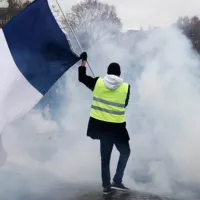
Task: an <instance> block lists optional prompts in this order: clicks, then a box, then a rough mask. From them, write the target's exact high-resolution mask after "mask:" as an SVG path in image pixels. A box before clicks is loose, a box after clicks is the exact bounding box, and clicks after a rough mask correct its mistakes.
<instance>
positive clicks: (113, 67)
mask: <svg viewBox="0 0 200 200" xmlns="http://www.w3.org/2000/svg"><path fill="white" fill-rule="evenodd" d="M107 74H110V75H116V76H120V75H121V69H120V65H119V64H118V63H111V64H110V65H109V66H108V71H107Z"/></svg>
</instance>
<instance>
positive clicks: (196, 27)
mask: <svg viewBox="0 0 200 200" xmlns="http://www.w3.org/2000/svg"><path fill="white" fill-rule="evenodd" d="M177 25H178V27H179V28H180V29H181V30H183V33H184V34H185V35H186V36H187V37H188V38H189V39H190V40H191V42H192V44H193V46H194V48H195V49H196V50H197V51H198V52H200V19H199V18H198V17H197V16H194V17H192V18H189V17H187V16H186V17H180V18H179V19H178V21H177Z"/></svg>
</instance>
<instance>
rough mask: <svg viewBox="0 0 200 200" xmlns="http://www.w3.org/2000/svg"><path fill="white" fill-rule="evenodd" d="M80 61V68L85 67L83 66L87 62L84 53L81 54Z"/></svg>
mask: <svg viewBox="0 0 200 200" xmlns="http://www.w3.org/2000/svg"><path fill="white" fill-rule="evenodd" d="M80 59H82V63H81V66H82V67H85V66H86V62H87V53H86V52H83V53H82V54H81V55H80Z"/></svg>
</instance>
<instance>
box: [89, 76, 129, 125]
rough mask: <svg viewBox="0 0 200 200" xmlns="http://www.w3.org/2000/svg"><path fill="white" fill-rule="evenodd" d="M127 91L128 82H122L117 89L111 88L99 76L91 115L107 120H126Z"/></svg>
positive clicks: (117, 121) (115, 121)
mask: <svg viewBox="0 0 200 200" xmlns="http://www.w3.org/2000/svg"><path fill="white" fill-rule="evenodd" d="M127 93H128V84H127V83H122V84H121V85H120V86H119V87H118V88H117V89H115V90H110V89H108V88H107V87H106V85H105V84H104V80H103V79H102V78H98V80H97V82H96V85H95V88H94V91H93V101H92V107H91V112H90V116H91V117H92V118H95V119H97V120H101V121H105V122H112V123H123V122H125V121H126V120H125V102H126V98H127Z"/></svg>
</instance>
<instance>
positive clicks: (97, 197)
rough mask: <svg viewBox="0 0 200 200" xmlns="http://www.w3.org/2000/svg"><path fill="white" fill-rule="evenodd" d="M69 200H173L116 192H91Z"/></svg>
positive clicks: (134, 192) (142, 194) (149, 195)
mask: <svg viewBox="0 0 200 200" xmlns="http://www.w3.org/2000/svg"><path fill="white" fill-rule="evenodd" d="M70 200H174V199H172V198H166V197H159V196H156V195H151V194H144V193H139V192H136V191H132V192H129V193H124V192H116V193H113V194H109V195H102V194H101V193H97V192H96V193H92V192H91V193H87V194H83V195H80V196H76V197H72V198H70Z"/></svg>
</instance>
